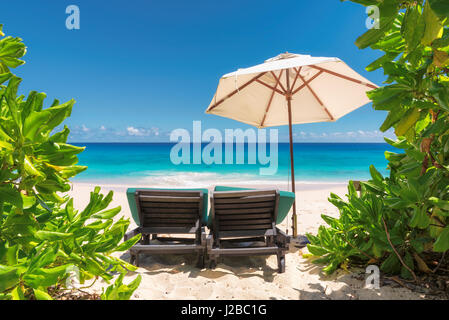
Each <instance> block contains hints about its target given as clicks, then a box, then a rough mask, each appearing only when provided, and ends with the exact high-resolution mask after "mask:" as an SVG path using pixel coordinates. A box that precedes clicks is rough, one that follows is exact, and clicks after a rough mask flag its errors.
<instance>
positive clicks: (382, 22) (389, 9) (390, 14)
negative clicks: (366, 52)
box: [355, 0, 399, 49]
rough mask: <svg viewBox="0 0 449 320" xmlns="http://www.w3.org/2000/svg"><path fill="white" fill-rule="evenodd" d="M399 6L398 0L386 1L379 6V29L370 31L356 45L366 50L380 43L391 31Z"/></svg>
mask: <svg viewBox="0 0 449 320" xmlns="http://www.w3.org/2000/svg"><path fill="white" fill-rule="evenodd" d="M398 10H399V5H398V2H397V1H396V0H384V1H383V2H382V3H381V4H379V13H380V19H379V29H370V30H368V31H367V32H366V33H365V34H363V35H362V36H360V37H359V38H358V39H357V40H356V42H355V44H356V46H357V47H359V49H365V48H366V47H369V46H370V45H372V44H375V43H376V42H378V41H379V40H380V39H382V37H383V36H384V35H385V33H386V32H387V31H388V30H389V29H390V27H391V26H392V24H393V22H394V20H395V19H396V16H397V14H398Z"/></svg>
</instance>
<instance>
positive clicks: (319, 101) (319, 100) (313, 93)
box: [299, 75, 335, 121]
mask: <svg viewBox="0 0 449 320" xmlns="http://www.w3.org/2000/svg"><path fill="white" fill-rule="evenodd" d="M299 76H300V77H301V80H302V81H304V84H305V85H306V87H307V89H309V90H310V92H311V93H312V95H313V96H314V97H315V99H316V101H318V103H319V104H320V105H321V106H322V107H323V109H324V111H326V113H327V115H328V116H329V118H330V119H331V120H332V121H334V120H335V118H334V117H333V116H332V114H331V113H330V112H329V110H328V109H327V108H326V106H325V105H324V103H323V101H321V99H320V98H319V97H318V95H317V94H316V93H315V91H314V90H313V89H312V87H311V86H310V85H309V83H310V81H311V80H310V81H309V82H306V81H305V79H304V78H303V77H302V76H301V75H299Z"/></svg>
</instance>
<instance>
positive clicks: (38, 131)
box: [23, 100, 75, 141]
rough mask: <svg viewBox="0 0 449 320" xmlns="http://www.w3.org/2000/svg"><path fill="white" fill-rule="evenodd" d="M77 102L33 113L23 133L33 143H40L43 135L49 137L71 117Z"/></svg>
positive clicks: (28, 118)
mask: <svg viewBox="0 0 449 320" xmlns="http://www.w3.org/2000/svg"><path fill="white" fill-rule="evenodd" d="M74 104H75V100H70V101H68V102H66V103H64V104H61V105H59V106H54V107H50V108H48V109H45V110H42V111H32V112H31V113H30V115H29V116H28V117H27V119H26V120H25V123H24V129H23V133H24V135H25V137H27V138H28V139H30V140H31V141H40V140H41V135H48V134H49V133H50V132H51V131H52V130H53V129H54V128H55V127H56V126H58V125H59V124H61V122H62V121H63V120H64V119H66V118H67V117H69V116H70V114H71V112H72V107H73V105H74Z"/></svg>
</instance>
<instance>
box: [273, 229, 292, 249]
mask: <svg viewBox="0 0 449 320" xmlns="http://www.w3.org/2000/svg"><path fill="white" fill-rule="evenodd" d="M276 233H277V234H276V242H277V243H279V244H280V245H281V246H284V247H288V244H289V243H290V237H289V236H288V235H287V234H286V233H285V232H283V231H282V230H281V229H279V228H276Z"/></svg>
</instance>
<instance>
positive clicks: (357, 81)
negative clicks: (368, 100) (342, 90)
mask: <svg viewBox="0 0 449 320" xmlns="http://www.w3.org/2000/svg"><path fill="white" fill-rule="evenodd" d="M310 67H312V68H314V69H317V70H320V71H322V72H326V73H329V74H331V75H333V76H336V77H339V78H342V79H345V80H348V81H352V82H355V83H358V84H361V85H364V86H366V87H368V88H371V89H377V86H375V85H372V84H370V83H366V82H363V81H360V80H357V79H354V78H351V77H348V76H345V75H343V74H341V73H338V72H334V71H331V70H328V69H324V68H321V67H317V66H310Z"/></svg>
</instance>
